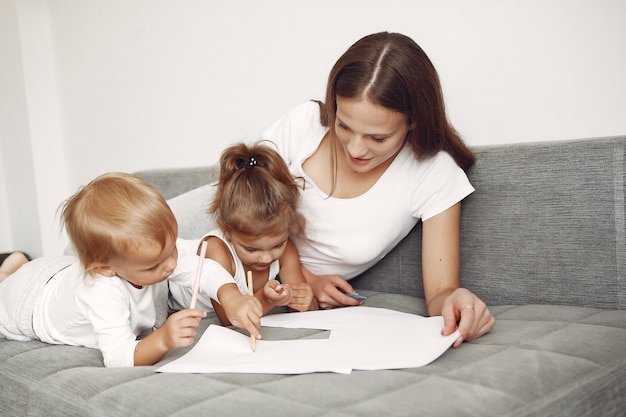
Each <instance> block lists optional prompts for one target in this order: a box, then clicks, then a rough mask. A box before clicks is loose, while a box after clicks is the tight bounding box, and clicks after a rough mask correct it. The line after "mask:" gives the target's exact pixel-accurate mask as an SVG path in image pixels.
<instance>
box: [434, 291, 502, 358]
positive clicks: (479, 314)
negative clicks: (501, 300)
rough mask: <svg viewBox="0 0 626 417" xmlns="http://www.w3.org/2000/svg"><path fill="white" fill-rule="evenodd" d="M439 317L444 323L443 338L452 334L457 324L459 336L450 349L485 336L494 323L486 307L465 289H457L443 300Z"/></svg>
mask: <svg viewBox="0 0 626 417" xmlns="http://www.w3.org/2000/svg"><path fill="white" fill-rule="evenodd" d="M441 315H442V316H443V321H444V325H443V329H441V334H443V335H444V336H446V335H449V334H451V333H452V332H454V330H455V329H456V328H457V323H458V326H459V327H458V329H459V333H460V334H461V336H460V337H459V338H458V339H457V340H456V341H455V342H454V344H453V345H452V347H458V346H460V345H461V343H463V341H465V340H468V341H469V340H474V339H476V338H478V337H480V336H482V335H484V334H486V333H487V332H489V330H491V329H492V328H493V326H494V325H495V323H496V320H495V319H494V317H493V315H492V314H491V312H490V311H489V309H488V308H487V305H486V304H485V303H484V302H483V301H482V300H481V299H480V298H478V297H477V296H475V295H474V294H473V293H472V292H470V291H469V290H467V289H465V288H457V289H456V290H454V291H453V292H452V293H451V294H450V295H449V296H448V297H447V298H446V299H445V300H444V302H443V307H442V309H441Z"/></svg>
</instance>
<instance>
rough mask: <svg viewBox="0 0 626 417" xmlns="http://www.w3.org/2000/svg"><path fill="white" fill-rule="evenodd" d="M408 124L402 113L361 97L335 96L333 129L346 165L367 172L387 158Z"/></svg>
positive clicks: (398, 145) (399, 144) (397, 146)
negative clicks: (335, 108) (342, 151)
mask: <svg viewBox="0 0 626 417" xmlns="http://www.w3.org/2000/svg"><path fill="white" fill-rule="evenodd" d="M411 128H412V127H411V126H409V124H408V123H407V118H406V116H405V115H404V114H402V113H400V112H397V111H393V110H390V109H388V108H386V107H382V106H379V105H376V104H373V103H372V102H371V101H369V100H367V99H362V98H355V99H353V98H345V97H339V96H337V114H336V118H335V133H336V135H337V138H338V139H339V143H341V146H342V148H343V150H344V153H345V156H346V160H347V162H348V166H349V167H350V168H352V169H353V170H354V171H356V172H368V171H371V170H372V169H374V168H376V167H378V166H381V164H384V163H385V162H391V161H392V158H393V157H395V156H396V155H397V154H398V152H400V149H402V147H403V145H404V141H405V138H406V136H407V133H408V131H409V130H410V129H411Z"/></svg>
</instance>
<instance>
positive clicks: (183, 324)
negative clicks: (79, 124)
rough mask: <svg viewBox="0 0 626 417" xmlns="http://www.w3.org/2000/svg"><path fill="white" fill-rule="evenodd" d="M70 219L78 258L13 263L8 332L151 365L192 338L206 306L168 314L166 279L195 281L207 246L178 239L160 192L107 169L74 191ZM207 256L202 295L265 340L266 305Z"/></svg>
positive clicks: (7, 285) (4, 283)
mask: <svg viewBox="0 0 626 417" xmlns="http://www.w3.org/2000/svg"><path fill="white" fill-rule="evenodd" d="M62 217H63V223H64V225H65V228H66V229H67V232H68V236H69V238H70V240H71V242H72V244H73V246H74V250H75V252H76V254H77V256H78V260H77V259H76V258H74V257H71V256H61V257H45V258H39V259H35V260H33V261H31V262H27V260H26V258H22V261H21V262H12V263H11V264H8V263H7V262H6V261H5V262H4V264H3V267H6V268H8V270H5V272H6V273H7V276H6V277H5V278H4V279H2V280H0V336H3V337H6V338H8V339H13V340H32V339H39V340H41V341H43V342H47V343H54V344H67V345H76V346H86V347H90V348H94V349H100V351H101V352H102V355H103V359H104V364H105V366H133V365H135V366H137V365H152V364H154V363H156V362H157V361H159V360H160V359H161V358H162V357H163V355H165V353H167V352H168V351H169V350H170V349H174V348H177V347H182V346H188V345H190V344H191V343H192V342H193V337H194V335H195V334H196V328H197V326H198V324H199V322H200V319H201V318H202V317H204V316H205V315H206V313H205V312H204V311H201V310H199V309H184V310H182V311H180V312H178V313H176V314H173V315H172V316H170V317H169V318H167V320H166V321H165V323H164V324H163V320H164V319H165V312H166V311H167V281H166V280H169V281H171V282H176V283H177V284H178V285H181V286H188V287H189V288H191V287H192V286H193V283H194V281H195V274H196V269H197V265H198V262H199V259H198V256H197V251H198V247H199V243H200V242H199V241H184V240H182V239H177V233H178V226H177V223H176V219H175V218H174V215H173V213H172V212H171V210H170V208H169V206H168V205H167V203H166V202H165V200H164V199H163V197H162V196H161V195H160V194H159V193H158V192H157V191H156V189H154V188H153V187H152V186H151V185H149V184H147V183H146V182H144V181H143V180H141V179H139V178H137V177H135V176H133V175H130V174H122V173H119V174H106V175H103V176H101V177H98V178H96V179H95V180H94V181H92V182H91V183H89V184H88V185H87V186H85V187H83V188H82V189H81V190H79V191H78V192H77V193H76V194H74V195H73V196H72V197H70V198H69V199H68V200H67V201H66V202H65V203H64V205H63V209H62ZM7 260H8V259H7ZM18 260H19V259H18ZM204 262H205V264H204V267H203V280H202V287H201V291H202V293H203V294H204V295H205V296H206V297H207V298H216V299H218V300H219V302H220V303H221V305H222V306H223V309H224V311H225V315H226V316H227V317H229V318H230V320H231V321H232V322H233V324H235V325H238V326H240V327H244V328H246V329H247V330H248V331H250V332H252V334H253V335H255V336H256V337H258V336H259V332H258V328H259V326H260V320H259V317H260V315H261V305H260V303H259V302H258V301H257V300H255V299H253V298H251V297H244V296H242V295H241V293H240V292H239V290H238V289H237V286H236V285H235V283H234V282H233V280H232V277H231V276H230V275H229V274H228V272H226V271H225V270H224V269H223V268H222V267H221V266H220V265H219V264H217V263H216V262H213V261H211V260H204ZM18 268H19V269H18ZM161 304H162V305H161ZM159 310H161V311H163V317H159ZM161 324H162V326H161V327H159V328H157V329H156V330H154V328H155V327H156V326H159V325H161Z"/></svg>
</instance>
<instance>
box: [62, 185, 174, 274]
mask: <svg viewBox="0 0 626 417" xmlns="http://www.w3.org/2000/svg"><path fill="white" fill-rule="evenodd" d="M62 221H63V224H64V226H65V229H66V230H67V234H68V236H69V238H70V240H71V242H72V245H73V246H74V250H75V251H76V255H77V256H78V258H79V260H80V262H81V264H82V266H83V268H84V269H85V272H88V273H90V272H91V271H92V270H93V268H94V267H95V266H96V265H94V264H95V263H97V262H102V263H107V262H109V261H110V260H111V259H113V258H115V257H117V256H120V255H123V254H124V253H126V252H128V251H129V249H134V248H137V247H140V246H141V245H142V244H144V243H146V242H149V243H154V242H156V243H158V244H160V245H161V248H162V249H163V248H165V245H166V244H167V242H168V241H171V240H172V239H174V240H175V239H176V236H177V234H178V225H177V223H176V218H175V217H174V214H173V213H172V210H171V209H170V207H169V206H168V204H167V203H166V201H165V199H164V198H163V197H162V196H161V194H159V192H158V191H157V190H156V189H155V188H154V187H153V186H152V185H150V184H148V183H147V182H145V181H144V180H142V179H140V178H138V177H136V176H134V175H131V174H125V173H109V174H104V175H101V176H99V177H98V178H96V179H95V180H93V181H91V182H90V183H89V184H87V185H86V186H84V187H82V188H81V189H79V190H78V192H76V194H74V195H73V196H71V197H70V198H68V199H67V200H66V201H65V202H64V203H63V204H62Z"/></svg>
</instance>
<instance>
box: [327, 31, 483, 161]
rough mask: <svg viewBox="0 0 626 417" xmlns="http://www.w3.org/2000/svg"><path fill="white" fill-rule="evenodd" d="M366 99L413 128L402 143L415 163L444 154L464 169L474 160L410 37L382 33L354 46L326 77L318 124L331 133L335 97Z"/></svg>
mask: <svg viewBox="0 0 626 417" xmlns="http://www.w3.org/2000/svg"><path fill="white" fill-rule="evenodd" d="M337 96H339V97H346V98H367V99H368V100H370V101H371V102H372V103H374V104H377V105H380V106H382V107H385V108H388V109H391V110H394V111H398V112H401V113H404V114H405V115H406V117H407V122H408V123H409V124H412V123H415V128H414V129H412V130H410V131H409V133H408V135H407V140H408V141H409V143H410V144H411V147H412V148H413V152H414V153H415V155H416V156H417V158H418V159H423V158H428V157H431V156H433V155H435V154H437V153H438V152H439V151H442V150H443V151H446V152H448V153H449V154H450V155H451V156H452V158H454V160H455V161H456V163H457V164H458V165H459V166H460V167H461V168H463V169H468V168H469V167H470V166H472V164H473V163H474V161H475V157H474V154H473V153H472V151H471V150H470V149H469V148H468V147H467V146H466V145H465V144H464V143H463V140H462V139H461V137H460V135H459V134H458V133H457V131H456V130H455V129H454V127H452V125H451V124H450V123H449V122H448V119H447V116H446V110H445V105H444V100H443V92H442V90H441V84H440V82H439V76H438V74H437V71H436V70H435V67H434V66H433V64H432V62H431V61H430V59H429V58H428V56H427V55H426V53H425V52H424V51H423V50H422V48H420V47H419V45H418V44H417V43H415V41H413V40H412V39H411V38H409V37H407V36H405V35H402V34H399V33H389V32H381V33H375V34H372V35H368V36H365V37H364V38H362V39H360V40H358V41H357V42H356V43H355V44H353V45H352V46H351V47H350V48H349V49H348V50H347V51H346V52H345V53H344V54H343V55H342V56H341V57H340V58H339V60H338V61H337V62H336V63H335V65H334V66H333V68H332V70H331V71H330V75H329V77H328V85H327V89H326V102H325V104H321V103H320V105H321V116H320V117H321V123H322V125H323V126H328V127H330V129H331V130H334V125H335V117H336V112H337V101H336V98H337Z"/></svg>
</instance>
